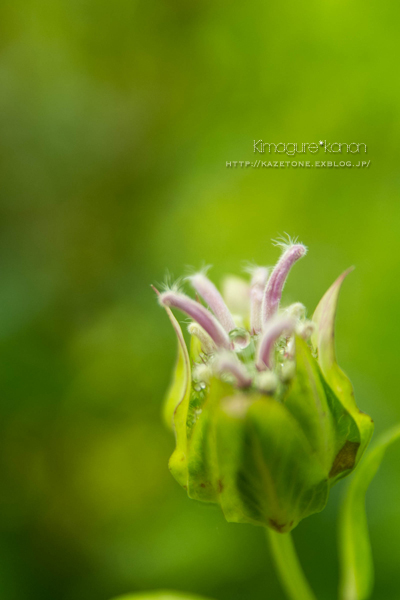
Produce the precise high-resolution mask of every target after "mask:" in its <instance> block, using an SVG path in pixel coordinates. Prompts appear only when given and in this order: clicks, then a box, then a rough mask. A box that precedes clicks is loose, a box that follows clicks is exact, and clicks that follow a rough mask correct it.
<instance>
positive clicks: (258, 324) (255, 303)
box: [250, 267, 269, 334]
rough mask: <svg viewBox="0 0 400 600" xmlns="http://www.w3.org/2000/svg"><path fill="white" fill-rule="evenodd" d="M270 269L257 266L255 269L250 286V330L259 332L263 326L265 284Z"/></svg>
mask: <svg viewBox="0 0 400 600" xmlns="http://www.w3.org/2000/svg"><path fill="white" fill-rule="evenodd" d="M268 273H269V272H268V269H267V268H266V267H256V269H255V270H254V271H253V277H252V278H251V287H250V331H251V333H252V334H254V333H259V332H260V331H261V328H262V319H261V307H262V301H263V297H264V290H265V285H266V283H267V280H268Z"/></svg>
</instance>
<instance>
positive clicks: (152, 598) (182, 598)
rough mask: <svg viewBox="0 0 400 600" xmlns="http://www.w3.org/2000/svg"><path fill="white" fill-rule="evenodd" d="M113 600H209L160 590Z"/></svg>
mask: <svg viewBox="0 0 400 600" xmlns="http://www.w3.org/2000/svg"><path fill="white" fill-rule="evenodd" d="M112 600H207V599H206V598H204V597H203V596H194V595H192V594H185V593H183V592H170V591H169V590H160V591H155V592H144V593H139V594H127V595H125V596H118V597H117V598H113V599H112Z"/></svg>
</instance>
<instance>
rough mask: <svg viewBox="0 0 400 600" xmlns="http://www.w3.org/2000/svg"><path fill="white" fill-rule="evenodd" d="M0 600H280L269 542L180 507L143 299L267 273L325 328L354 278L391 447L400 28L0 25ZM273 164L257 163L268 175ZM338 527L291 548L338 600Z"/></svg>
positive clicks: (165, 327)
mask: <svg viewBox="0 0 400 600" xmlns="http://www.w3.org/2000/svg"><path fill="white" fill-rule="evenodd" d="M0 13H1V14H0V32H1V35H0V48H1V51H0V90H1V92H0V197H1V220H0V227H1V238H0V254H1V256H0V259H1V284H0V305H1V311H0V347H1V355H2V357H1V363H0V365H1V366H0V370H1V384H2V394H1V402H0V411H1V415H0V428H1V432H0V447H1V455H0V479H1V484H0V529H1V532H0V533H1V536H0V597H1V598H4V599H5V600H23V599H26V600H39V599H40V600H107V599H108V598H110V597H112V596H114V595H116V594H119V593H125V592H128V591H135V590H147V589H152V588H159V587H164V588H172V589H174V588H175V589H181V590H187V591H191V592H197V593H201V594H204V595H209V596H211V597H215V598H218V600H239V599H241V600H242V599H246V600H247V599H251V600H258V599H260V600H261V599H263V600H282V599H283V593H282V592H281V589H280V586H279V583H278V581H277V579H276V576H275V574H274V571H273V568H272V564H271V561H270V557H269V553H268V549H267V547H266V544H265V539H264V535H263V532H262V530H261V529H258V528H255V527H254V528H253V527H251V526H244V525H229V524H227V523H225V522H224V520H223V518H222V516H221V513H220V511H219V510H218V509H217V508H214V507H210V506H208V505H205V504H204V505H203V504H197V503H196V502H193V501H189V500H188V499H187V497H186V496H185V493H184V492H183V490H182V489H181V488H180V487H179V486H178V485H177V484H176V483H175V482H174V481H173V479H172V477H171V476H170V474H169V472H168V469H167V461H168V457H169V455H170V453H171V451H172V449H173V439H172V437H171V436H170V434H169V433H168V432H167V431H165V430H164V428H163V425H162V422H161V418H160V408H161V402H162V397H163V394H164V391H165V389H166V387H167V385H168V383H169V378H170V374H171V369H172V366H173V364H174V361H175V350H176V342H175V339H174V334H173V331H172V328H171V326H170V323H169V322H168V319H167V317H166V315H165V314H164V312H163V311H162V310H161V309H160V308H159V307H158V306H157V303H156V301H155V298H154V294H153V293H152V292H151V290H150V287H149V285H150V283H156V282H160V281H163V279H164V276H165V272H166V269H169V271H170V272H171V273H172V274H173V275H174V276H178V275H181V274H182V273H185V272H187V266H188V265H192V266H195V267H199V266H200V265H201V264H202V263H203V262H205V263H211V264H213V265H214V267H213V269H212V271H211V277H213V278H214V280H215V281H217V282H218V281H220V279H221V278H222V276H223V275H224V274H225V273H235V274H240V273H241V268H242V265H243V261H245V260H253V261H256V262H257V263H259V264H273V263H274V261H275V260H276V259H277V257H278V251H277V249H275V248H273V247H272V246H271V244H270V238H271V237H276V235H277V234H279V233H282V232H283V231H287V232H289V233H290V234H292V235H298V236H299V237H300V239H301V240H302V241H303V242H304V243H305V244H307V245H308V247H309V254H308V256H307V258H306V259H305V260H304V261H302V262H301V263H299V264H298V265H296V267H295V268H294V270H293V273H292V274H291V277H290V281H289V282H288V285H287V286H286V288H285V301H287V302H289V301H292V300H299V301H302V302H304V303H305V304H306V305H307V306H308V307H309V311H310V312H311V311H312V310H313V309H314V307H315V306H316V304H317V302H318V300H319V298H320V297H321V296H322V294H323V293H324V292H325V290H326V289H327V288H328V286H329V285H330V284H331V283H332V282H333V280H334V279H335V278H336V277H337V276H338V275H339V274H340V273H341V272H342V271H343V270H344V269H346V268H347V267H348V266H349V265H352V264H354V265H356V267H357V268H356V270H355V272H354V273H353V274H352V275H351V276H350V277H349V279H348V280H347V281H346V283H345V286H344V289H343V294H342V297H341V301H340V306H339V318H338V324H337V346H338V355H339V361H340V363H341V365H342V366H343V367H344V369H345V370H346V371H347V372H348V373H349V374H350V376H351V378H352V380H353V383H354V385H355V389H356V396H357V399H358V403H359V405H360V407H361V408H362V409H363V410H365V411H366V412H368V413H370V414H371V415H372V416H373V417H374V419H375V422H376V429H377V432H380V431H383V430H384V429H385V428H387V427H388V426H390V425H391V424H393V423H396V422H399V421H400V397H399V392H398V377H399V371H400V367H399V356H400V349H399V334H400V319H399V314H400V283H399V281H400V262H399V248H400V244H399V239H400V196H399V188H400V175H399V148H398V143H399V132H400V121H399V114H400V113H399V101H400V84H399V79H398V76H397V73H398V64H399V55H400V53H399V50H400V47H399V45H400V42H399V35H398V23H399V18H400V5H399V4H398V3H397V2H395V0H381V1H380V2H371V3H365V2H362V1H361V0H354V1H353V2H351V3H349V2H343V1H341V0H339V1H337V2H332V1H326V2H317V1H315V0H312V1H310V2H307V3H304V2H303V3H297V2H294V1H288V2H283V3H277V2H270V1H265V0H248V1H247V2H246V3H244V2H237V1H233V2H227V1H224V0H222V1H220V2H212V1H211V0H191V1H189V0H186V1H185V0H164V1H160V0H159V1H156V2H154V3H153V2H150V1H148V0H147V1H146V0H142V1H140V0H114V1H113V2H105V0H96V1H95V0H68V1H67V0H24V1H23V2H22V1H21V0H12V1H11V0H3V1H2V2H1V5H0ZM260 138H262V139H263V140H264V141H275V142H298V143H301V142H307V141H308V142H313V141H318V140H319V139H327V140H328V141H331V142H334V141H338V142H354V141H355V142H364V143H366V144H367V146H368V159H370V160H371V166H370V167H369V169H368V170H367V169H364V170H351V169H331V170H328V169H320V170H316V169H309V170H306V169H300V170H299V169H297V170H295V169H289V170H287V169H275V170H273V169H264V170H255V169H250V170H245V169H236V170H234V169H227V168H226V167H225V161H227V160H251V159H252V158H254V154H253V153H252V144H253V140H254V139H256V140H258V139H260ZM260 156H261V155H259V156H258V157H257V158H259V157H260ZM399 461H400V448H398V447H397V448H396V449H393V450H391V451H390V453H389V454H388V457H387V459H386V462H385V464H384V466H383V467H382V469H381V471H380V473H379V475H378V477H377V478H376V480H375V482H374V484H373V486H372V488H371V490H370V492H369V495H368V511H369V519H370V527H371V536H372V541H373V548H374V553H375V563H376V590H375V596H374V597H375V598H376V599H378V600H398V598H399V592H398V590H399V589H400V570H399V568H398V565H399V560H400V549H399V548H400V510H399V501H400V478H399V472H400V465H399ZM345 488H346V481H344V482H341V483H340V484H338V486H337V487H336V488H335V489H334V491H333V493H332V495H331V498H330V501H329V504H328V507H327V508H326V509H325V511H324V512H322V513H320V514H319V515H316V516H313V517H310V518H309V519H307V520H305V521H304V522H302V523H301V524H300V525H299V527H298V528H297V529H296V530H295V532H294V537H295V542H296V545H297V546H298V548H299V552H300V554H301V557H302V561H303V564H304V568H305V570H306V573H307V575H308V576H309V578H310V580H311V582H312V585H313V586H314V588H315V591H316V593H317V596H318V597H319V598H321V599H323V600H333V599H334V598H335V594H336V585H337V576H338V573H337V558H336V517H337V509H338V506H339V504H340V500H341V497H342V495H343V492H344V490H345Z"/></svg>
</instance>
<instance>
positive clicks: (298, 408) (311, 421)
mask: <svg viewBox="0 0 400 600" xmlns="http://www.w3.org/2000/svg"><path fill="white" fill-rule="evenodd" d="M283 402H284V404H285V406H286V408H287V409H288V410H289V411H290V412H291V413H292V415H293V416H294V417H295V418H296V420H297V422H298V423H299V425H300V426H301V428H302V430H303V432H304V434H305V436H306V437H307V440H308V441H309V443H310V445H311V448H312V451H313V452H314V453H315V455H316V456H317V457H318V460H319V462H320V463H321V466H322V468H323V469H324V472H325V474H326V477H328V478H329V479H330V485H331V486H332V484H333V483H334V482H335V481H337V479H338V478H339V476H343V475H344V474H347V473H348V472H349V470H351V469H352V468H353V467H354V464H355V456H356V453H357V450H358V447H359V446H360V433H359V430H358V427H357V424H356V422H355V420H354V418H353V417H352V415H351V414H350V412H349V411H348V410H347V409H346V408H345V407H344V406H343V405H342V404H341V402H340V401H339V400H338V398H337V397H336V395H335V394H334V393H333V392H332V390H331V389H330V387H329V386H328V385H327V383H326V381H325V380H324V377H323V375H322V373H321V370H320V368H319V365H318V363H317V361H316V360H315V358H314V357H313V356H312V354H311V351H310V348H309V347H308V345H307V344H306V342H305V341H304V340H302V339H301V338H300V337H297V338H296V377H295V378H294V379H293V381H292V383H291V385H290V387H289V389H288V392H287V393H286V395H285V396H284V398H283Z"/></svg>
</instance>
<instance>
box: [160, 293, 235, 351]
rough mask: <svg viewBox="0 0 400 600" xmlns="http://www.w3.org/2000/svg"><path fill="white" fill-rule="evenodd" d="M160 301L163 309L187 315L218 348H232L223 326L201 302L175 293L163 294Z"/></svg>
mask: <svg viewBox="0 0 400 600" xmlns="http://www.w3.org/2000/svg"><path fill="white" fill-rule="evenodd" d="M158 301H159V303H160V304H161V306H163V307H165V306H168V307H174V308H177V309H178V310H181V311H182V312H184V313H186V314H187V315H188V316H189V317H190V318H191V319H193V320H194V321H196V322H197V323H198V324H199V325H200V326H201V327H202V328H203V329H204V330H205V331H206V332H207V333H208V335H209V336H210V337H211V339H212V340H213V341H214V342H215V344H216V345H217V346H218V347H220V348H226V349H228V350H229V349H230V348H231V345H232V343H231V341H230V339H229V336H228V334H227V333H226V331H225V330H224V329H223V327H222V325H221V324H220V323H219V322H218V321H217V319H216V318H215V317H214V316H213V315H212V314H211V313H210V312H209V311H208V310H207V309H206V308H204V306H203V305H202V304H200V302H196V301H195V300H192V299H191V298H189V297H188V296H185V294H181V293H180V292H173V291H169V292H163V293H162V294H160V295H159V297H158Z"/></svg>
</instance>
